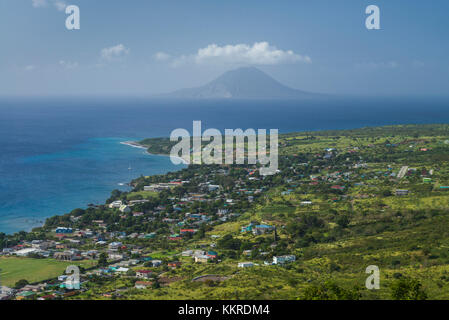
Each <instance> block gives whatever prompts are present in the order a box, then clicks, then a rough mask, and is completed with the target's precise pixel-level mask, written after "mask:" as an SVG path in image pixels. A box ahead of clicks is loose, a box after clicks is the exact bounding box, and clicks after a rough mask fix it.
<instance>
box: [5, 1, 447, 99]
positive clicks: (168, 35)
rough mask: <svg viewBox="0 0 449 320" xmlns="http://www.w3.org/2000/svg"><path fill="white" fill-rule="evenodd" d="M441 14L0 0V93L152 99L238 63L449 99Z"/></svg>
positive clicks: (432, 10) (308, 5)
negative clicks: (75, 22)
mask: <svg viewBox="0 0 449 320" xmlns="http://www.w3.org/2000/svg"><path fill="white" fill-rule="evenodd" d="M67 5H77V6H78V7H79V9H80V29H79V30H68V29H67V28H66V24H65V21H66V18H67V17H68V16H69V15H68V14H66V13H65V8H66V6H67ZM369 5H377V6H378V7H379V9H380V29H379V30H368V29H367V28H366V26H365V20H366V18H367V17H368V15H367V14H366V12H365V10H366V7H367V6H369ZM448 16H449V1H447V0H433V1H424V0H412V1H410V0H370V1H365V0H345V1H335V0H314V1H310V0H304V1H301V0H283V1H278V0H238V1H237V0H226V1H224V0H222V1H220V0H213V1H211V0H179V1H178V0H151V1H149V0H132V1H129V0H128V1H125V0H113V1H110V0H95V1H92V0H0V95H20V96H22V95H23V96H27V95H31V96H32V95H42V96H52V95H55V96H57V95H139V96H140V95H152V94H157V93H163V92H170V91H172V90H176V89H180V88H188V87H195V86H199V85H203V84H205V83H207V82H208V81H211V80H213V79H214V78H216V77H217V76H219V75H220V74H222V73H223V72H225V71H227V70H232V69H235V68H238V67H240V66H255V67H257V68H260V69H261V70H263V71H265V72H266V73H268V74H269V75H271V76H272V77H274V78H275V79H276V80H278V81H280V82H281V83H283V84H285V85H288V86H290V87H293V88H297V89H301V90H305V91H311V92H320V93H332V94H354V95H416V94H419V95H448V94H449V41H448V34H449V18H448Z"/></svg>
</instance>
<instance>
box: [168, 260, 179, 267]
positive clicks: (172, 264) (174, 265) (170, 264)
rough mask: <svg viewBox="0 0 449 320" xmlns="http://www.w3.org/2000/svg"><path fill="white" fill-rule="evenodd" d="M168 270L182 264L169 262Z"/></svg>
mask: <svg viewBox="0 0 449 320" xmlns="http://www.w3.org/2000/svg"><path fill="white" fill-rule="evenodd" d="M167 265H168V266H169V267H170V268H178V267H180V266H181V265H182V262H180V261H174V262H169V263H168V264H167Z"/></svg>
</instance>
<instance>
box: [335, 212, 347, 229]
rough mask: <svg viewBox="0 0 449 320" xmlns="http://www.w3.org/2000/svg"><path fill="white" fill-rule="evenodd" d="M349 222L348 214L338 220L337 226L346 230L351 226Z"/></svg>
mask: <svg viewBox="0 0 449 320" xmlns="http://www.w3.org/2000/svg"><path fill="white" fill-rule="evenodd" d="M349 222H350V219H349V217H348V215H346V214H345V215H342V216H340V217H338V218H337V224H338V225H339V226H340V227H342V228H346V227H347V226H348V225H349Z"/></svg>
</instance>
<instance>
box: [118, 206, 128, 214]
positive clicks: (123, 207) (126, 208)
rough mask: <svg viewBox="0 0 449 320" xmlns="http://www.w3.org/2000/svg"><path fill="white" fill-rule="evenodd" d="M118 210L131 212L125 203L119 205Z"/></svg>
mask: <svg viewBox="0 0 449 320" xmlns="http://www.w3.org/2000/svg"><path fill="white" fill-rule="evenodd" d="M119 210H120V212H122V213H130V212H131V208H130V207H129V206H127V205H125V204H124V205H121V206H120V208H119Z"/></svg>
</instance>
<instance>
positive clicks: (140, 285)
mask: <svg viewBox="0 0 449 320" xmlns="http://www.w3.org/2000/svg"><path fill="white" fill-rule="evenodd" d="M152 285H153V282H149V281H136V283H135V284H134V288H136V289H147V288H149V287H151V286H152Z"/></svg>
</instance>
